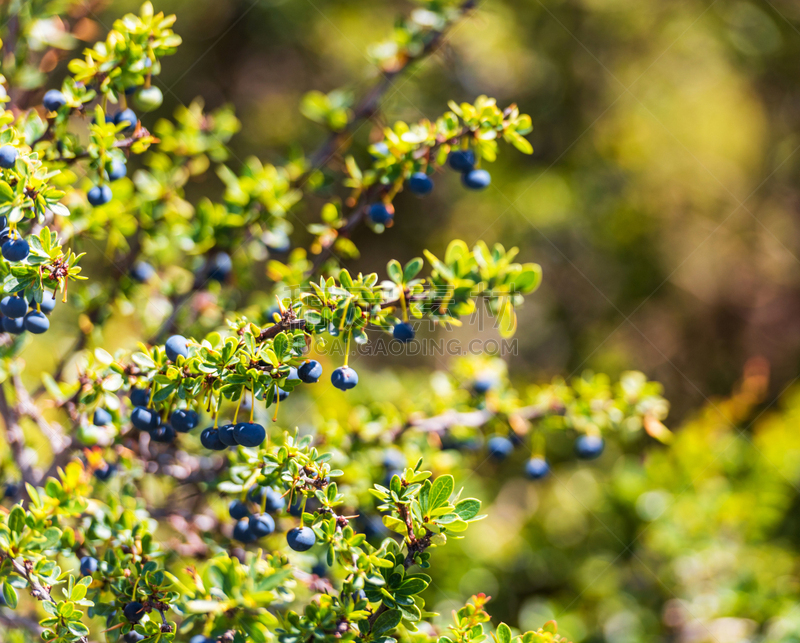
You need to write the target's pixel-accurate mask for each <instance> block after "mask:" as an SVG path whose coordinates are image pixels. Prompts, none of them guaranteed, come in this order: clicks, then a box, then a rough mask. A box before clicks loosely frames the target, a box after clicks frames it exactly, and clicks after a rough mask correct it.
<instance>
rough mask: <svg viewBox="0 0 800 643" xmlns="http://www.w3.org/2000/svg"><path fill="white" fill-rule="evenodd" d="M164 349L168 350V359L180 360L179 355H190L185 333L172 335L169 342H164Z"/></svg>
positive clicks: (172, 360)
mask: <svg viewBox="0 0 800 643" xmlns="http://www.w3.org/2000/svg"><path fill="white" fill-rule="evenodd" d="M164 349H165V350H166V352H167V359H168V360H170V361H171V362H176V361H178V355H182V356H183V357H189V346H188V345H187V342H186V338H185V337H184V336H183V335H173V336H172V337H170V338H169V339H168V340H167V343H166V344H164Z"/></svg>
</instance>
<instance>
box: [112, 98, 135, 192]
mask: <svg viewBox="0 0 800 643" xmlns="http://www.w3.org/2000/svg"><path fill="white" fill-rule="evenodd" d="M137 120H138V119H137V118H136V112H134V111H133V110H132V109H130V108H128V109H123V110H122V111H121V112H120V113H119V114H117V115H116V116H115V117H114V124H115V125H122V124H123V123H127V125H126V126H125V128H124V129H123V130H122V132H123V133H125V134H130V133H131V132H133V130H134V129H135V128H136V121H137ZM123 176H125V175H124V174H123Z"/></svg>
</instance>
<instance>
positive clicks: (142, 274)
mask: <svg viewBox="0 0 800 643" xmlns="http://www.w3.org/2000/svg"><path fill="white" fill-rule="evenodd" d="M155 274H156V270H155V268H153V266H151V265H150V264H149V263H147V262H146V261H137V262H136V263H135V264H133V267H132V268H131V279H133V280H134V281H138V282H139V283H140V284H143V283H146V282H148V281H150V280H151V279H152V278H153V277H155Z"/></svg>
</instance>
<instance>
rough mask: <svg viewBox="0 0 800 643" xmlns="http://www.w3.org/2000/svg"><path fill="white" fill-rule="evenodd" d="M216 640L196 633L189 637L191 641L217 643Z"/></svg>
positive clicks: (190, 642)
mask: <svg viewBox="0 0 800 643" xmlns="http://www.w3.org/2000/svg"><path fill="white" fill-rule="evenodd" d="M215 641H216V639H212V638H211V637H209V636H203V635H202V634H195V635H194V636H193V637H192V638H190V639H189V643H215Z"/></svg>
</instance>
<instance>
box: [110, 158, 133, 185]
mask: <svg viewBox="0 0 800 643" xmlns="http://www.w3.org/2000/svg"><path fill="white" fill-rule="evenodd" d="M127 173H128V166H127V165H125V163H124V162H123V161H116V160H115V161H111V167H110V168H109V169H108V180H109V181H119V180H120V179H121V178H122V177H124V176H125V175H126V174H127Z"/></svg>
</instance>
